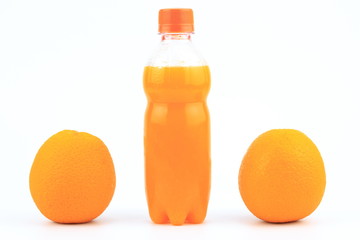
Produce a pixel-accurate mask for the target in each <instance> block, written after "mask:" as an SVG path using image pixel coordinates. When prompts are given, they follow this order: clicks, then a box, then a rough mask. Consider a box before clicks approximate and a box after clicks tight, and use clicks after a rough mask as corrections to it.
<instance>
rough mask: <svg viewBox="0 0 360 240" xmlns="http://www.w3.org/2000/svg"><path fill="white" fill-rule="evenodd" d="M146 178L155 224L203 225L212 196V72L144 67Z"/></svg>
mask: <svg viewBox="0 0 360 240" xmlns="http://www.w3.org/2000/svg"><path fill="white" fill-rule="evenodd" d="M144 89H145V92H146V95H147V98H148V106H147V109H146V114H145V139H144V143H145V178H146V194H147V201H148V207H149V213H150V217H151V219H152V221H153V222H155V223H169V222H170V223H171V224H174V225H181V224H183V223H184V222H188V223H201V222H203V221H204V219H205V216H206V211H207V205H208V201H209V193H210V168H211V162H210V119H209V112H208V108H207V105H206V97H207V94H208V92H209V89H210V72H209V68H208V67H207V66H196V67H145V71H144Z"/></svg>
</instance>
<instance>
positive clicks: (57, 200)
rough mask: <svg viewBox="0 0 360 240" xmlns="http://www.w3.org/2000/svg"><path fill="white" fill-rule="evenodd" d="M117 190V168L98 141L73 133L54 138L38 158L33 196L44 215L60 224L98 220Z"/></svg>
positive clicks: (31, 180) (82, 134)
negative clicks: (115, 168)
mask: <svg viewBox="0 0 360 240" xmlns="http://www.w3.org/2000/svg"><path fill="white" fill-rule="evenodd" d="M114 190H115V170H114V165H113V162H112V159H111V156H110V153H109V150H108V149H107V147H106V146H105V144H104V143H103V142H102V141H101V140H100V139H99V138H97V137H95V136H93V135H91V134H88V133H85V132H76V131H70V130H64V131H61V132H59V133H57V134H55V135H53V136H52V137H50V138H49V139H48V140H47V141H46V142H45V143H44V144H43V145H42V146H41V148H40V149H39V151H38V153H37V154H36V156H35V160H34V163H33V165H32V168H31V172H30V192H31V195H32V198H33V200H34V202H35V204H36V206H37V207H38V208H39V210H40V212H41V213H42V214H43V215H44V216H45V217H47V218H48V219H50V220H52V221H54V222H59V223H84V222H89V221H91V220H93V219H94V218H96V217H98V216H99V215H100V214H101V213H102V212H103V211H104V210H105V209H106V208H107V206H108V205H109V203H110V201H111V199H112V196H113V194H114Z"/></svg>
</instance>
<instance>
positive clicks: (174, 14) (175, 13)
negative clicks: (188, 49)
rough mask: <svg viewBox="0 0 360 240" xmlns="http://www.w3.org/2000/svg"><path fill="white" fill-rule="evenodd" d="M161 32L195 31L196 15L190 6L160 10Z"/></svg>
mask: <svg viewBox="0 0 360 240" xmlns="http://www.w3.org/2000/svg"><path fill="white" fill-rule="evenodd" d="M159 32H160V33H191V32H194V15H193V11H192V9H190V8H168V9H161V10H160V11H159Z"/></svg>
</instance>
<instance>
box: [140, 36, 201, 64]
mask: <svg viewBox="0 0 360 240" xmlns="http://www.w3.org/2000/svg"><path fill="white" fill-rule="evenodd" d="M206 65H207V63H206V61H205V59H204V58H203V57H202V56H201V54H200V53H199V52H198V51H197V49H196V48H195V47H194V45H193V43H192V42H191V40H180V41H171V40H170V41H161V42H160V44H159V45H158V47H157V49H156V50H155V52H154V53H153V54H152V56H151V57H150V59H149V60H148V62H147V66H154V67H155V66H156V67H169V66H206Z"/></svg>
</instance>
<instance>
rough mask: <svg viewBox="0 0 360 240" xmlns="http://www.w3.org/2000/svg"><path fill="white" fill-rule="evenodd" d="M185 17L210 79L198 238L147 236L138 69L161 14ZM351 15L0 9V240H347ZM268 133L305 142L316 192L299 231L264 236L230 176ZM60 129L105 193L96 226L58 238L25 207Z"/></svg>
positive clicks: (64, 229) (162, 2) (304, 4)
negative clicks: (99, 151) (321, 185)
mask: <svg viewBox="0 0 360 240" xmlns="http://www.w3.org/2000/svg"><path fill="white" fill-rule="evenodd" d="M168 7H190V8H193V10H194V14H195V31H196V34H195V35H194V38H193V39H194V44H195V45H196V46H197V48H198V49H199V50H200V51H201V52H202V53H203V55H204V57H205V58H206V59H207V61H208V63H209V66H210V68H211V72H212V88H211V92H210V95H209V98H208V103H209V108H210V113H211V123H212V126H211V131H212V164H213V170H212V192H211V198H210V203H209V209H208V216H207V219H206V221H205V222H204V224H202V225H185V226H182V227H173V226H170V225H155V224H153V223H151V221H150V219H149V216H148V214H147V206H146V200H145V191H144V176H143V175H144V174H143V173H144V167H143V116H144V111H145V106H146V98H145V95H144V92H143V88H142V72H143V67H144V65H145V63H146V61H147V59H148V57H149V56H150V54H151V53H152V51H153V50H154V48H155V47H156V46H157V45H158V43H159V40H160V39H159V36H158V35H157V14H158V10H159V9H160V8H168ZM359 13H360V2H359V1H357V0H353V1H351V0H345V1H344V0H338V1H335V0H322V1H321V0H304V1H293V0H283V1H281V0H273V1H269V0H262V1H261V0H253V1H235V0H233V1H231V0H222V1H211V0H208V1H205V0H204V1H194V0H183V1H174V0H152V1H146V0H143V1H140V0H133V1H121V0H117V1H111V0H105V1H85V0H65V1H47V0H43V1H40V0H33V1H27V0H23V1H20V0H1V1H0V161H1V165H0V239H10V238H12V239H17V238H19V239H21V238H22V239H30V238H34V239H82V238H84V239H85V238H86V239H110V238H114V239H220V238H223V239H256V238H259V239H260V238H261V239H264V238H266V239H296V238H299V239H305V238H306V239H319V237H320V238H321V239H325V238H338V239H339V238H344V237H345V236H348V237H346V238H348V239H350V238H353V239H356V238H357V239H358V238H359V237H360V233H359V232H358V230H357V229H358V227H359V224H360V220H359V214H360V204H359V203H360V194H359V191H360V190H359V183H360V174H359V168H360V153H359V146H360V138H359V136H360V127H359V125H360V107H359V104H360V94H359V85H358V82H359V80H360V14H359ZM272 128H295V129H298V130H301V131H303V132H304V133H305V134H307V135H308V136H309V137H310V138H311V139H312V140H313V141H314V142H315V143H316V144H317V146H318V148H319V150H320V151H321V153H322V156H323V159H324V162H325V167H326V172H327V186H326V192H325V195H324V198H323V201H322V203H321V204H320V206H319V208H318V209H317V210H316V211H315V212H314V213H313V214H312V215H311V216H309V217H308V218H306V219H304V220H302V221H299V222H296V223H291V224H280V225H279V224H267V223H264V222H262V221H260V220H258V219H257V218H255V217H254V216H252V214H251V213H250V212H249V211H248V210H247V209H246V207H245V205H244V203H243V202H242V200H241V197H240V194H239V191H238V186H237V184H238V183H237V175H238V170H239V167H240V163H241V160H242V157H243V155H244V154H245V152H246V149H247V147H248V146H249V145H250V143H251V142H252V141H253V140H254V139H255V138H256V137H257V136H258V135H259V134H261V133H262V132H264V131H267V130H270V129H272ZM63 129H73V130H78V131H86V132H89V133H91V134H93V135H96V136H98V137H99V138H101V139H102V140H103V141H104V142H105V144H106V145H107V146H108V148H109V150H110V152H111V154H112V156H113V160H114V163H115V167H116V173H117V188H116V192H115V195H114V198H113V200H112V202H111V204H110V206H109V207H108V209H107V210H106V211H105V212H104V213H103V215H102V216H101V217H99V218H98V219H96V220H95V221H93V222H91V223H88V224H81V225H60V224H55V223H52V222H50V221H49V220H47V219H46V218H45V217H43V216H42V215H41V214H40V212H39V211H38V209H37V208H36V206H35V204H34V203H33V201H32V199H31V196H30V192H29V187H28V176H29V171H30V167H31V164H32V161H33V159H34V156H35V154H36V152H37V150H38V149H39V147H40V146H41V144H42V143H43V142H44V141H45V140H46V139H47V138H48V137H50V136H51V135H52V134H55V133H56V132H58V131H61V130H63Z"/></svg>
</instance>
